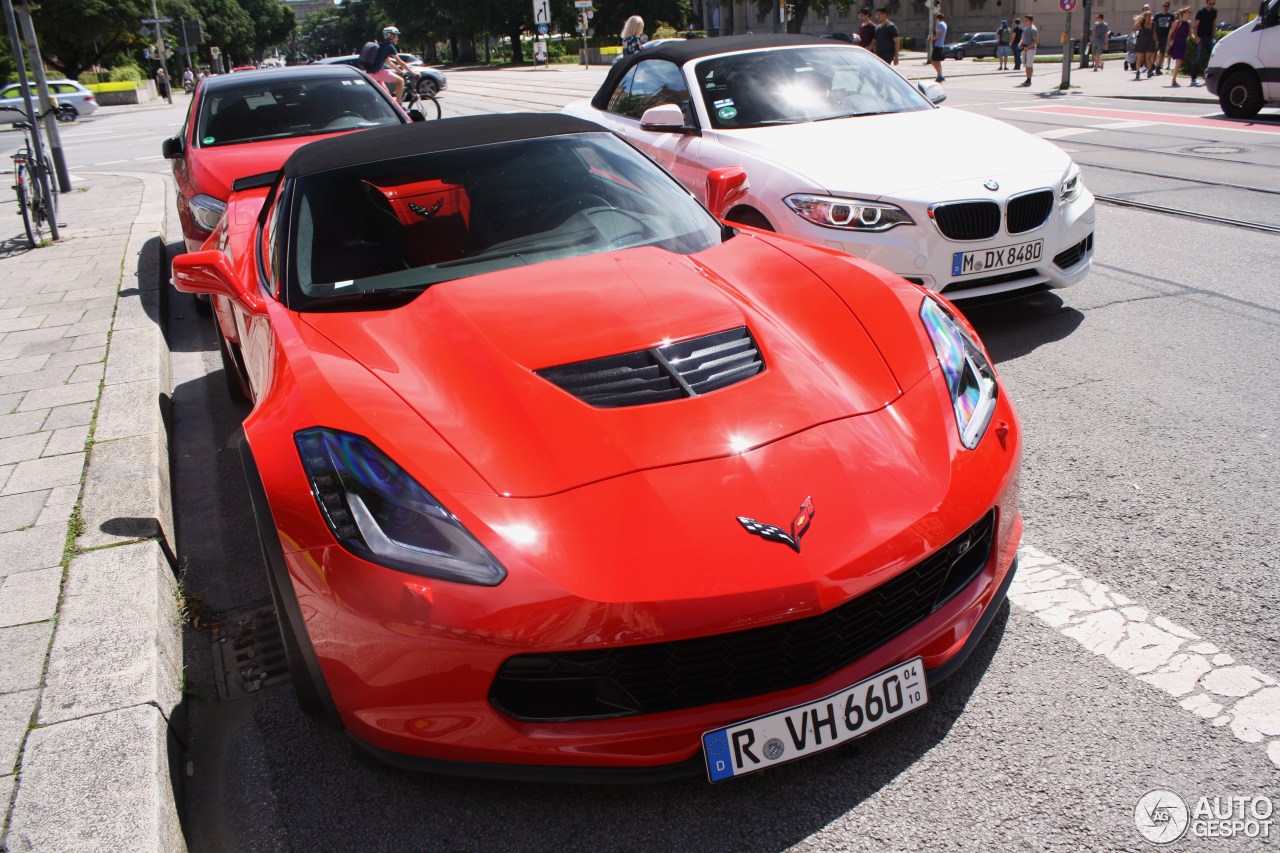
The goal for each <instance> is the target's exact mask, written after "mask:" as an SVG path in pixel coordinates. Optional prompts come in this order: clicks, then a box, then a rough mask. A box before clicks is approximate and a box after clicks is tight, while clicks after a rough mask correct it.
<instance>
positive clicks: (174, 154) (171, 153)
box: [160, 136, 182, 160]
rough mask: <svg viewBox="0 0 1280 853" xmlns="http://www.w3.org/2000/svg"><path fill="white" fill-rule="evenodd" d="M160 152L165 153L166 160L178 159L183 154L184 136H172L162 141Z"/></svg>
mask: <svg viewBox="0 0 1280 853" xmlns="http://www.w3.org/2000/svg"><path fill="white" fill-rule="evenodd" d="M160 153H162V154H164V159H166V160H177V159H178V158H179V157H181V156H182V137H181V136H170V137H169V138H168V139H166V140H165V141H164V142H161V143H160Z"/></svg>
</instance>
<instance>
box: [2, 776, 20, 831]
mask: <svg viewBox="0 0 1280 853" xmlns="http://www.w3.org/2000/svg"><path fill="white" fill-rule="evenodd" d="M17 790H18V775H17V774H16V773H15V774H12V775H9V776H0V808H3V809H4V818H3V820H0V832H8V831H9V806H10V805H12V804H13V795H14V792H15V791H17Z"/></svg>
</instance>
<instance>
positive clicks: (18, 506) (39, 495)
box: [0, 489, 53, 770]
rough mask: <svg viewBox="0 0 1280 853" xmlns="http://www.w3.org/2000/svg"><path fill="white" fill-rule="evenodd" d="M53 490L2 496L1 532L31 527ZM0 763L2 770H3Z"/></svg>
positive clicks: (47, 502) (0, 499)
mask: <svg viewBox="0 0 1280 853" xmlns="http://www.w3.org/2000/svg"><path fill="white" fill-rule="evenodd" d="M52 492H53V490H52V489H50V490H49V491H44V492H25V493H23V494H20V495H8V496H6V497H0V533H8V532H9V531H11V530H21V529H22V528H24V527H31V526H32V525H34V524H36V522H37V519H39V518H40V513H42V512H44V509H45V507H47V506H48V505H49V495H50V494H52ZM3 769H4V767H3V765H0V770H3Z"/></svg>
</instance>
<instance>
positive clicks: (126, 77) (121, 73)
mask: <svg viewBox="0 0 1280 853" xmlns="http://www.w3.org/2000/svg"><path fill="white" fill-rule="evenodd" d="M143 76H144V75H143V73H142V69H141V68H139V67H138V66H136V65H120V66H117V67H116V68H112V69H111V72H110V73H109V74H108V75H107V79H108V81H110V82H112V83H126V82H134V83H136V82H137V81H139V80H141V79H143Z"/></svg>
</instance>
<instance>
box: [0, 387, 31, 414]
mask: <svg viewBox="0 0 1280 853" xmlns="http://www.w3.org/2000/svg"><path fill="white" fill-rule="evenodd" d="M25 396H26V394H25V393H24V392H22V391H17V392H14V393H13V394H0V415H7V414H9V413H10V412H12V411H13V410H14V409H16V408H18V404H19V403H21V402H22V398H23V397H25Z"/></svg>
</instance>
